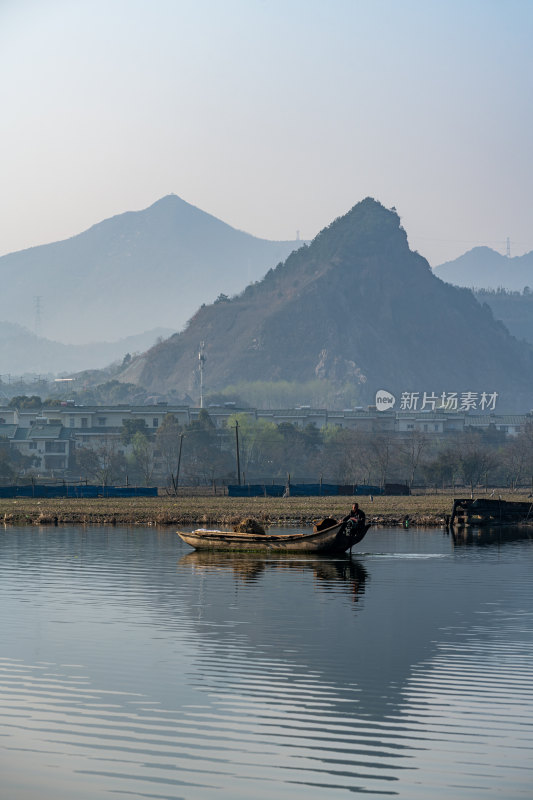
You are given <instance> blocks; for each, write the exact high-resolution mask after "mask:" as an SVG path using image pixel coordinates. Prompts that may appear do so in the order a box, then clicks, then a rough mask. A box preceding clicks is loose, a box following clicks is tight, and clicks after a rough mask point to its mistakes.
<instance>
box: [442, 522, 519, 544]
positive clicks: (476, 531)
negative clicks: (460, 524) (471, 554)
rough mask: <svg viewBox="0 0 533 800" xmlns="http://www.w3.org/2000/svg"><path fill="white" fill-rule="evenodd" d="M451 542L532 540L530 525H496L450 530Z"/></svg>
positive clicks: (504, 542)
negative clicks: (494, 526)
mask: <svg viewBox="0 0 533 800" xmlns="http://www.w3.org/2000/svg"><path fill="white" fill-rule="evenodd" d="M451 533H452V539H453V543H454V545H455V546H456V547H464V546H476V547H488V546H494V545H497V546H501V545H506V544H511V543H513V542H514V543H516V542H525V541H528V540H531V541H533V528H531V527H507V526H506V527H496V528H485V527H483V528H473V527H472V528H461V529H459V530H455V531H452V532H451Z"/></svg>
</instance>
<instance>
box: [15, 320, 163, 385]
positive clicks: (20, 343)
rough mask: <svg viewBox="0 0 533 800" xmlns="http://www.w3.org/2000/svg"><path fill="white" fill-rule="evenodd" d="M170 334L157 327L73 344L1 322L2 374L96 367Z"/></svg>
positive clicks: (44, 372)
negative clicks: (127, 334) (106, 338)
mask: <svg viewBox="0 0 533 800" xmlns="http://www.w3.org/2000/svg"><path fill="white" fill-rule="evenodd" d="M171 333H172V331H171V330H168V329H167V328H156V329H153V330H151V331H146V332H145V333H140V334H137V335H136V336H129V337H126V338H125V339H120V340H119V341H117V342H93V343H92V344H85V345H74V344H62V343H61V342H53V341H50V340H49V339H43V338H41V337H39V336H36V335H35V334H34V333H31V331H29V330H27V328H23V327H22V326H21V325H17V324H15V323H12V322H0V364H1V365H2V374H3V376H4V378H5V375H6V374H12V375H25V374H28V373H30V374H31V373H33V374H40V375H45V374H50V373H52V374H57V373H60V372H69V371H71V372H72V371H79V370H84V369H95V368H97V367H101V366H102V364H109V363H111V362H113V361H117V360H118V359H120V360H121V361H122V359H123V358H124V356H125V355H126V354H127V353H130V354H131V353H135V352H137V353H138V352H142V351H143V350H146V349H147V348H148V347H151V346H152V345H153V344H155V342H156V341H157V340H158V339H159V338H164V337H167V336H169V335H170V334H171Z"/></svg>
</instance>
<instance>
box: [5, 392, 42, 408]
mask: <svg viewBox="0 0 533 800" xmlns="http://www.w3.org/2000/svg"><path fill="white" fill-rule="evenodd" d="M9 407H10V408H18V409H37V410H38V409H40V408H41V407H42V400H41V398H40V397H39V396H38V395H36V394H34V395H32V396H31V397H28V395H25V394H20V395H17V396H16V397H12V398H11V400H10V401H9Z"/></svg>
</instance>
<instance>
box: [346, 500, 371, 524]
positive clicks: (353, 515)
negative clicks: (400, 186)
mask: <svg viewBox="0 0 533 800" xmlns="http://www.w3.org/2000/svg"><path fill="white" fill-rule="evenodd" d="M348 520H352V524H354V525H356V526H357V527H358V528H359V527H362V526H363V525H365V524H366V514H365V512H364V511H363V509H362V508H359V503H354V504H353V505H352V508H351V511H350V513H349V514H346V516H345V517H343V520H342V521H343V522H348Z"/></svg>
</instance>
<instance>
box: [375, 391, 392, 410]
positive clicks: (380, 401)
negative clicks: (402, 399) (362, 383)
mask: <svg viewBox="0 0 533 800" xmlns="http://www.w3.org/2000/svg"><path fill="white" fill-rule="evenodd" d="M395 402H396V398H395V397H394V395H393V394H391V393H390V392H386V391H385V389H380V390H379V391H378V392H376V408H377V410H378V411H389V410H390V409H391V408H394V404H395Z"/></svg>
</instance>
